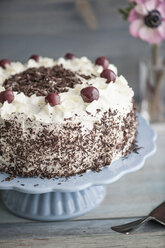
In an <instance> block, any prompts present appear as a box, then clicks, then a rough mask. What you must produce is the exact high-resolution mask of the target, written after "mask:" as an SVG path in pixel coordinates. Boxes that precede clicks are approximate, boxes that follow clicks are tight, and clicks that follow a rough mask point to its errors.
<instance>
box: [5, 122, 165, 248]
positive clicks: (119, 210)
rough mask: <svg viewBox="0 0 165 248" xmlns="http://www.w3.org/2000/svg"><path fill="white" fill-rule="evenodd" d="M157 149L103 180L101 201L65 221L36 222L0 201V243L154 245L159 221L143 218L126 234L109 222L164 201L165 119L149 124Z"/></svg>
mask: <svg viewBox="0 0 165 248" xmlns="http://www.w3.org/2000/svg"><path fill="white" fill-rule="evenodd" d="M154 128H155V130H156V131H157V133H158V139H157V147H158V149H157V152H156V154H155V155H154V156H152V157H151V158H149V159H147V161H146V163H145V166H144V167H143V168H142V169H141V170H140V171H137V172H134V173H131V174H128V175H125V176H124V177H122V178H121V179H120V180H119V181H117V182H115V183H113V184H110V185H108V186H107V195H106V197H105V200H104V201H103V203H102V204H101V205H100V206H99V207H97V208H96V209H95V210H93V211H91V212H90V213H88V214H86V215H84V216H82V217H79V218H76V219H73V220H69V221H61V222H37V221H31V220H25V219H23V218H19V217H16V216H14V215H13V214H11V213H9V212H8V211H7V210H6V208H5V207H4V206H3V204H2V203H1V202H0V248H10V247H12V248H13V247H35V248H37V247H59V248H63V247H66V248H68V247H72V248H74V247H75V248H77V247H78V248H82V247H88V248H90V247H99V248H102V247H108V248H109V247H115V248H117V247H122V248H123V247H127V248H129V247H130V248H134V247H140V248H143V247H145V248H146V247H149V248H151V247H153V248H155V247H157V248H160V247H162V248H165V226H161V225H160V224H157V223H155V222H150V223H147V224H145V225H144V226H143V227H141V228H139V229H138V230H137V231H136V232H134V233H133V234H130V235H124V234H119V233H116V232H113V231H112V230H111V226H113V225H118V224H123V223H126V222H129V221H133V220H135V219H137V218H140V217H142V216H145V215H147V214H148V213H149V212H150V211H151V210H152V209H153V208H154V207H156V206H157V205H158V204H160V203H161V202H162V201H165V149H164V148H165V124H159V125H154Z"/></svg>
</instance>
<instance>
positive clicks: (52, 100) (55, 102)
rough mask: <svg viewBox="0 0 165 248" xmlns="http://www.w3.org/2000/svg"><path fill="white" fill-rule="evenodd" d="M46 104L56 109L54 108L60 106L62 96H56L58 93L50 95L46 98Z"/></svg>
mask: <svg viewBox="0 0 165 248" xmlns="http://www.w3.org/2000/svg"><path fill="white" fill-rule="evenodd" d="M45 102H46V103H49V104H50V106H52V107H54V106H56V105H59V104H60V96H59V95H58V94H56V93H49V94H48V95H47V96H46V97H45Z"/></svg>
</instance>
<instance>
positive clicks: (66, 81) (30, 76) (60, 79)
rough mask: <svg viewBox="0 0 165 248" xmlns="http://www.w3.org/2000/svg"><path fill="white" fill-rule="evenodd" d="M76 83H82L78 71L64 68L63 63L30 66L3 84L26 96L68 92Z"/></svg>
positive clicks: (6, 87)
mask: <svg viewBox="0 0 165 248" xmlns="http://www.w3.org/2000/svg"><path fill="white" fill-rule="evenodd" d="M76 84H82V82H81V80H80V79H79V78H78V77H77V74H76V73H74V72H72V71H70V70H66V69H64V68H63V66H62V65H55V66H53V67H43V66H42V67H39V68H29V69H27V70H25V71H23V72H21V73H18V74H15V75H13V76H11V77H10V78H8V79H6V80H5V82H4V83H3V86H4V87H5V89H11V90H13V91H17V92H19V93H21V92H23V93H24V94H25V95H26V96H31V95H33V94H36V95H37V96H46V95H47V94H48V93H51V92H55V93H62V92H67V91H68V90H69V88H74V86H75V85H76Z"/></svg>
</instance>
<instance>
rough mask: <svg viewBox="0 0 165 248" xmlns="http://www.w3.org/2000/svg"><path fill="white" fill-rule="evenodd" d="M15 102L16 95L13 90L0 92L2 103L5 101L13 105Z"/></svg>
mask: <svg viewBox="0 0 165 248" xmlns="http://www.w3.org/2000/svg"><path fill="white" fill-rule="evenodd" d="M13 100H14V94H13V91H12V90H5V91H2V92H0V102H1V103H2V104H3V103H4V102H5V101H8V103H11V102H12V101H13Z"/></svg>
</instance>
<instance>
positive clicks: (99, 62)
mask: <svg viewBox="0 0 165 248" xmlns="http://www.w3.org/2000/svg"><path fill="white" fill-rule="evenodd" d="M95 64H96V65H101V66H102V67H103V69H107V68H108V66H109V61H108V59H107V58H106V57H105V56H101V57H99V58H97V59H96V61H95Z"/></svg>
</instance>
